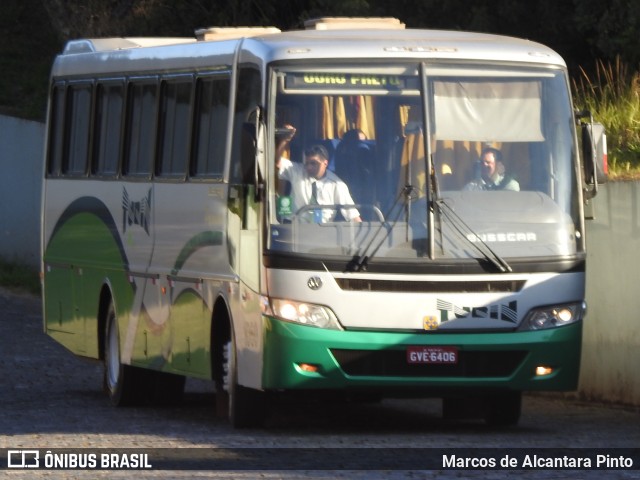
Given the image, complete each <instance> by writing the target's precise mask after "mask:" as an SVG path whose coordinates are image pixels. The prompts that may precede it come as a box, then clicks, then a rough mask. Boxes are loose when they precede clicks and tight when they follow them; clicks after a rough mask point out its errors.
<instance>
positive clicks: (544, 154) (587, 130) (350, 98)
mask: <svg viewBox="0 0 640 480" xmlns="http://www.w3.org/2000/svg"><path fill="white" fill-rule="evenodd" d="M353 132H355V133H356V134H354V133H353ZM46 136H47V138H46V141H45V145H46V147H45V155H44V179H43V194H42V233H41V235H42V239H41V240H42V274H41V276H42V282H43V313H44V320H43V323H44V330H45V332H46V334H48V335H49V336H50V337H52V338H53V339H54V340H55V341H57V342H59V343H60V344H62V345H63V346H64V347H66V349H68V350H69V351H70V352H72V353H73V354H75V355H78V356H81V357H86V358H91V359H95V360H98V361H100V362H102V363H103V364H104V388H105V390H106V392H107V393H108V396H109V398H110V401H111V402H112V403H113V404H114V405H116V406H120V405H131V404H138V405H140V404H149V403H156V402H161V403H163V402H177V401H179V400H180V398H181V396H182V393H183V391H184V388H185V379H186V378H187V377H190V378H197V379H203V380H207V381H210V382H212V383H213V385H214V388H215V392H216V394H215V398H216V401H215V408H216V411H217V412H218V413H219V414H220V415H222V416H224V417H225V418H226V417H228V419H229V420H230V422H231V424H232V425H233V426H235V427H247V426H256V425H261V424H263V422H264V420H265V418H267V416H268V414H269V409H268V407H269V405H270V404H272V402H278V401H280V400H282V398H283V397H287V395H296V396H297V395H299V396H300V397H301V398H303V399H305V400H304V401H309V402H311V401H312V399H315V401H322V400H318V399H324V398H333V396H334V395H335V396H337V397H338V398H345V399H362V398H364V399H379V398H387V397H392V398H405V397H417V398H420V397H425V398H427V397H433V398H442V405H443V414H444V415H445V416H446V417H451V418H457V417H462V416H470V417H473V418H478V419H484V420H485V421H486V422H488V423H489V424H493V425H514V424H517V422H518V421H519V417H520V414H521V398H522V393H523V392H528V391H570V390H574V389H576V388H577V382H578V374H579V366H580V352H581V336H582V325H583V321H584V317H585V313H586V304H585V262H586V252H585V203H586V202H587V201H588V200H589V199H590V198H591V197H592V196H593V195H595V193H596V191H597V184H598V179H600V180H601V181H602V179H603V178H604V173H605V172H604V167H605V166H606V164H605V163H604V162H605V159H606V142H605V136H604V133H603V131H602V128H599V125H598V124H597V123H595V122H594V121H593V119H592V118H591V116H590V114H589V112H584V111H582V112H579V111H576V110H574V108H573V106H572V99H571V93H570V87H569V80H568V74H567V67H566V64H565V62H564V61H563V60H562V58H561V57H560V56H559V55H558V54H557V53H555V52H554V51H552V50H551V49H549V48H547V47H545V46H543V45H540V44H537V43H534V42H531V41H526V40H521V39H516V38H509V37H503V36H496V35H489V34H476V33H466V32H457V31H456V32H453V31H431V30H418V29H408V28H405V25H404V24H403V23H401V22H400V21H399V20H397V19H393V18H368V19H357V18H326V17H325V18H320V19H314V20H309V21H307V22H306V23H305V28H304V29H300V30H295V31H280V30H279V29H277V28H274V27H242V28H232V27H227V28H223V27H220V28H217V27H214V28H207V29H201V30H198V31H196V34H195V35H194V37H193V38H147V37H144V38H142V37H140V38H137V37H131V38H129V37H127V38H96V39H79V40H73V41H69V42H68V43H67V45H66V46H65V48H64V51H63V52H62V53H61V54H60V55H58V56H57V58H56V59H55V61H54V64H53V67H52V73H51V79H50V95H49V106H48V121H47V133H46ZM487 148H491V149H493V150H492V152H493V154H494V155H495V158H493V166H492V168H493V172H491V173H492V175H493V177H492V178H495V179H496V182H495V183H491V182H488V183H487V184H486V185H483V186H482V188H471V186H473V185H475V186H476V187H478V185H480V184H481V183H482V182H483V181H484V180H483V178H484V177H483V174H484V170H485V169H486V166H485V165H484V164H483V162H482V161H481V158H480V156H481V153H482V152H484V151H485V149H487ZM311 150H313V151H315V152H318V151H319V152H323V153H322V155H319V157H320V163H321V164H323V165H324V169H325V170H324V176H323V177H322V179H327V178H330V179H333V180H332V182H333V183H331V182H329V183H330V184H331V185H333V186H331V187H327V188H337V187H336V186H335V185H337V184H340V185H344V186H346V188H347V190H348V193H349V195H347V196H342V197H341V198H342V200H340V202H342V203H330V201H329V202H327V201H323V203H322V204H321V205H319V204H318V202H316V203H313V202H311V203H309V204H304V205H301V199H300V198H295V197H296V195H299V194H300V190H301V187H299V186H298V187H296V185H292V183H294V181H293V180H292V179H291V178H289V180H290V181H288V180H286V176H285V175H283V171H284V169H283V167H282V164H283V162H285V163H286V165H287V168H296V169H298V170H297V171H298V172H299V173H300V175H299V177H300V178H298V180H301V181H307V183H308V182H309V181H310V180H311V177H310V174H309V173H308V171H305V170H304V169H305V166H304V165H305V164H304V162H305V160H306V159H307V158H311V157H309V151H311ZM317 158H318V156H316V160H317ZM498 177H499V178H498ZM500 179H501V180H502V182H500V181H499V180H500ZM507 179H508V183H509V185H512V186H513V185H515V188H511V187H509V188H506V186H505V185H506V184H507ZM314 180H317V179H314ZM311 183H313V182H311ZM489 183H491V186H489ZM501 186H502V187H501ZM296 188H298V190H296ZM323 188H325V187H323ZM341 188H342V187H341ZM296 192H297V193H296ZM345 198H347V199H348V201H347V200H345ZM334 202H335V200H334ZM345 202H346V203H345ZM317 211H320V212H321V214H320V215H316V214H315V213H316V212H317ZM350 211H355V212H357V218H355V219H354V216H353V215H350V214H348V212H350ZM345 212H347V214H346V215H345ZM356 220H357V221H356ZM313 411H314V414H316V413H317V412H316V410H315V409H314V410H313Z"/></svg>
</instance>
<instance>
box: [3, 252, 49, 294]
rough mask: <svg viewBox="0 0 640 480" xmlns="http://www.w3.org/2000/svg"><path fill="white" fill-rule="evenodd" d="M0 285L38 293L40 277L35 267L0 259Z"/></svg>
mask: <svg viewBox="0 0 640 480" xmlns="http://www.w3.org/2000/svg"><path fill="white" fill-rule="evenodd" d="M0 286H1V287H6V288H9V289H11V290H20V291H26V292H29V293H33V294H36V295H39V294H40V277H39V275H38V272H37V270H36V269H34V268H32V267H28V266H26V265H23V264H20V263H18V262H8V261H5V260H2V259H0Z"/></svg>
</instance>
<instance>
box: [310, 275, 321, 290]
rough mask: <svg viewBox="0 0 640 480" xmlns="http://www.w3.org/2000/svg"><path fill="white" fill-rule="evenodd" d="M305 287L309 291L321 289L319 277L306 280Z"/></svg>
mask: <svg viewBox="0 0 640 480" xmlns="http://www.w3.org/2000/svg"><path fill="white" fill-rule="evenodd" d="M307 287H309V288H310V289H311V290H319V289H320V287H322V279H321V278H320V277H311V278H309V280H307Z"/></svg>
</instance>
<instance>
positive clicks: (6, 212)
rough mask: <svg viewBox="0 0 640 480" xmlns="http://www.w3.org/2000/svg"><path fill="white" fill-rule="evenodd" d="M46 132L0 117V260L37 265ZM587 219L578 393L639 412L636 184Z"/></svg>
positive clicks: (616, 189) (602, 202) (612, 194)
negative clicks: (584, 317)
mask: <svg viewBox="0 0 640 480" xmlns="http://www.w3.org/2000/svg"><path fill="white" fill-rule="evenodd" d="M43 138H44V126H43V125H42V124H40V123H36V122H29V121H25V120H19V119H15V118H11V117H2V116H0V161H1V162H2V166H3V169H2V171H3V172H5V175H4V176H2V177H0V257H2V258H3V259H5V260H20V261H23V262H25V263H27V264H30V265H33V266H38V264H39V255H40V252H39V250H40V243H39V242H40V240H39V232H40V224H39V223H40V213H39V211H40V181H41V178H42V174H41V172H42V166H41V165H42V146H43ZM592 206H593V211H594V214H595V219H593V220H588V221H587V246H588V249H589V254H588V257H589V258H588V260H589V262H588V267H587V268H588V271H587V302H588V305H589V311H588V315H587V320H586V321H585V326H584V342H583V354H582V371H581V377H580V387H579V391H578V395H579V396H581V397H583V398H585V399H591V400H598V401H610V402H615V403H623V404H629V405H636V406H640V183H639V182H615V183H609V184H606V185H604V186H602V187H601V190H600V192H599V194H598V196H597V197H596V198H595V199H594V200H593V201H592Z"/></svg>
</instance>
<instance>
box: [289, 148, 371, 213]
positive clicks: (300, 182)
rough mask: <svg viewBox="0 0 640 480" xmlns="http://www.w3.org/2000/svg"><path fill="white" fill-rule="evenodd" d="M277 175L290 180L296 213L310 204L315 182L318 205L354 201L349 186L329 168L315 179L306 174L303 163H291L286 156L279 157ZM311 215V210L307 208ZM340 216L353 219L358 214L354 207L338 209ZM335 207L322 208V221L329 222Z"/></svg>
mask: <svg viewBox="0 0 640 480" xmlns="http://www.w3.org/2000/svg"><path fill="white" fill-rule="evenodd" d="M278 176H279V177H280V178H281V179H282V180H288V181H289V182H291V196H292V197H293V198H292V203H293V208H292V210H293V212H294V213H296V212H297V211H298V210H300V209H301V208H302V207H304V206H305V205H310V204H311V199H312V192H313V184H314V183H315V184H316V190H317V193H316V200H317V202H318V205H353V204H354V201H353V199H352V198H351V194H350V193H349V187H347V184H346V183H344V182H343V181H342V180H340V178H339V177H338V176H337V175H336V174H335V173H333V172H332V171H331V170H327V171H326V172H325V175H324V176H323V177H322V178H319V179H315V178H313V177H310V176H309V175H307V172H306V169H305V168H304V165H302V164H301V163H293V162H292V161H291V160H289V159H288V158H281V159H280V169H279V171H278ZM308 211H309V212H310V216H313V210H312V209H310V210H308ZM340 212H341V213H342V216H343V217H344V218H345V219H347V220H353V219H354V218H356V217H359V216H360V213H359V212H358V210H357V209H355V208H348V209H346V208H342V209H340ZM335 214H336V210H335V209H323V210H322V222H323V223H324V222H330V221H331V220H333V218H334V217H335Z"/></svg>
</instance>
